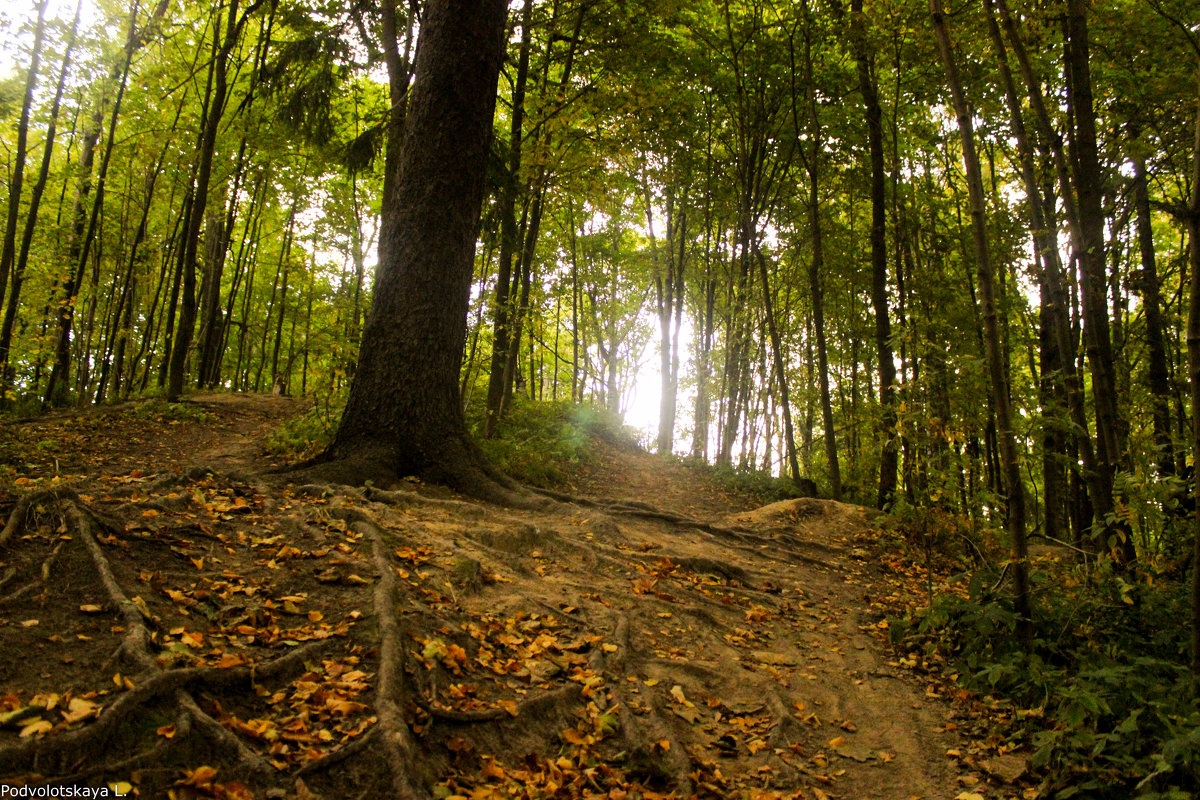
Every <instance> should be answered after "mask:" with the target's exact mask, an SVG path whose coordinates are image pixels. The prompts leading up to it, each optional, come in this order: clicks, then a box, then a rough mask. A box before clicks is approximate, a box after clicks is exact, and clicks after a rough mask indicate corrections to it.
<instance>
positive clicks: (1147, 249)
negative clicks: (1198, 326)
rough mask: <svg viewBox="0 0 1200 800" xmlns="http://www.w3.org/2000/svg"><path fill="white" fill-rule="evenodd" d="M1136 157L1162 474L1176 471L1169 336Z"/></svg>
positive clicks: (1142, 165) (1142, 172)
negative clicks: (1164, 324)
mask: <svg viewBox="0 0 1200 800" xmlns="http://www.w3.org/2000/svg"><path fill="white" fill-rule="evenodd" d="M1131 160H1132V161H1133V201H1134V204H1135V206H1136V209H1135V210H1136V213H1137V237H1138V252H1139V254H1140V256H1141V265H1142V280H1141V293H1142V309H1143V311H1144V313H1145V316H1146V360H1147V362H1148V365H1147V366H1148V372H1147V388H1148V389H1149V390H1150V406H1151V408H1152V409H1153V415H1154V444H1155V447H1157V448H1158V454H1157V455H1158V458H1157V463H1158V472H1159V474H1160V475H1173V474H1174V473H1175V445H1174V442H1173V441H1172V439H1171V408H1170V399H1171V379H1170V376H1169V373H1168V370H1167V348H1166V343H1165V342H1166V337H1165V336H1164V334H1163V327H1164V326H1163V318H1162V293H1161V291H1160V289H1159V281H1158V265H1157V263H1156V259H1155V257H1154V231H1153V229H1152V228H1151V225H1150V190H1149V187H1148V186H1147V181H1146V159H1145V158H1143V157H1142V156H1140V155H1135V156H1134V157H1133V158H1132V159H1131Z"/></svg>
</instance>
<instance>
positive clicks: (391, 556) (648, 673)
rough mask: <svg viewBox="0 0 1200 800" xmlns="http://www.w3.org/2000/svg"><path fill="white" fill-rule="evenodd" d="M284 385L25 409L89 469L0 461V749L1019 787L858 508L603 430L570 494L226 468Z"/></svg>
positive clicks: (3, 761) (278, 789) (240, 781)
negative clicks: (959, 719)
mask: <svg viewBox="0 0 1200 800" xmlns="http://www.w3.org/2000/svg"><path fill="white" fill-rule="evenodd" d="M287 403H288V401H284V400H280V399H278V398H264V397H256V398H240V397H222V396H211V397H207V398H198V400H197V403H196V404H195V406H196V407H197V408H199V409H201V410H202V411H203V412H204V413H205V414H206V415H207V416H205V417H204V418H203V419H202V420H201V419H197V420H196V421H194V422H191V423H181V424H180V425H171V424H169V423H170V420H167V421H163V420H158V421H157V423H156V424H157V426H158V429H157V430H158V433H157V435H155V433H154V430H153V426H150V427H146V428H143V426H142V419H141V418H140V417H137V416H130V415H129V414H125V413H117V412H111V413H112V414H114V416H110V417H106V418H103V419H102V420H99V421H96V420H93V421H91V422H81V421H80V420H79V419H77V418H74V417H65V418H62V419H60V420H57V421H54V420H50V421H43V422H39V423H36V425H37V426H38V427H36V428H28V429H27V431H28V433H29V435H28V436H25V434H22V435H23V436H25V438H24V439H23V440H22V444H23V446H24V447H25V449H26V450H28V449H29V448H30V443H31V442H33V448H32V452H33V453H34V454H36V453H39V452H42V450H40V449H39V448H37V447H36V442H37V441H45V440H50V439H54V440H56V441H58V440H64V441H65V440H69V441H70V442H71V443H72V446H73V447H74V448H75V449H73V450H71V454H70V457H71V458H74V459H77V461H78V465H79V466H80V467H81V468H84V471H85V472H86V477H83V478H77V479H73V480H71V481H69V483H70V486H69V487H68V488H66V489H62V488H60V487H61V486H62V484H63V483H64V482H63V481H61V480H60V481H59V482H57V483H55V482H54V481H53V480H52V478H51V475H52V474H53V473H52V472H49V471H48V470H50V464H49V462H47V461H46V460H45V459H43V460H42V461H41V462H38V461H37V459H36V458H29V459H25V461H26V463H25V464H24V467H23V468H24V469H25V470H26V474H25V475H24V476H23V477H22V478H21V481H20V483H19V484H17V485H14V486H12V487H11V488H10V490H9V491H10V494H9V495H8V496H9V497H10V498H12V500H11V501H10V502H9V503H8V504H7V505H8V506H13V504H14V502H16V498H17V497H18V496H24V497H27V498H36V502H32V503H26V502H25V501H22V502H23V503H25V505H24V508H22V505H20V504H18V505H16V506H15V508H16V511H17V512H19V513H14V514H12V515H11V516H12V518H13V519H14V522H12V523H10V524H9V525H7V526H6V528H5V531H4V534H3V535H2V536H0V664H4V665H5V666H3V667H0V781H4V780H9V781H18V782H21V781H28V782H32V783H35V784H37V783H44V782H47V781H51V782H52V781H56V780H77V781H78V780H84V781H85V783H86V781H92V782H93V783H92V784H90V785H95V781H101V780H103V781H117V782H127V783H129V784H130V785H131V786H135V787H137V788H138V789H139V791H140V792H141V795H142V796H143V797H159V796H166V795H167V793H168V792H169V791H170V792H174V793H175V796H177V797H237V798H243V797H251V796H270V797H295V798H311V797H329V798H334V797H343V796H345V787H346V786H349V785H357V786H360V787H362V791H364V792H366V794H365V795H364V796H386V795H391V796H412V797H422V796H427V795H428V794H433V795H434V796H436V797H439V798H451V797H453V798H471V799H472V800H474V799H475V798H489V797H526V796H528V797H564V798H567V797H571V798H574V797H578V798H601V797H604V798H610V800H620V798H630V799H631V800H632V798H639V797H640V798H645V800H653V799H654V798H656V797H670V796H674V797H690V796H696V797H704V798H747V799H748V800H760V799H761V800H766V798H787V797H798V798H814V799H815V800H823V798H845V799H846V800H852V799H853V800H893V799H894V800H911V799H912V798H929V800H935V799H937V800H940V799H941V798H955V797H959V796H960V795H962V796H964V797H969V798H972V800H974V798H975V796H976V795H978V797H985V798H990V797H1008V796H1012V797H1015V796H1017V792H1018V790H1017V789H1012V788H1007V787H1004V786H1001V785H1000V782H999V781H996V780H993V781H992V783H993V784H996V785H993V786H988V785H987V778H988V776H987V775H986V774H985V773H984V772H981V771H979V770H971V769H968V768H967V767H966V766H965V765H962V764H961V763H960V762H958V761H957V760H955V759H952V758H949V757H948V756H947V753H954V752H959V753H961V752H965V751H966V749H967V744H968V743H965V742H963V741H960V740H959V739H958V738H956V736H957V733H956V731H954V730H953V728H954V725H953V724H948V723H949V722H950V715H951V709H950V707H949V706H948V705H946V704H945V703H944V702H943V701H942V700H941V699H940V698H938V697H933V696H930V695H929V694H927V691H926V689H925V687H924V686H923V685H922V684H920V683H919V682H918V681H916V680H915V679H914V678H913V676H912V675H911V674H910V673H908V672H907V671H905V670H903V669H900V668H899V667H898V665H897V664H896V662H895V657H894V656H892V655H891V654H890V652H889V650H888V649H887V646H886V642H885V637H884V635H883V633H884V632H883V631H882V630H881V627H880V626H881V624H882V623H881V616H880V615H879V614H878V612H877V611H876V610H875V605H874V598H875V597H876V596H878V593H879V592H880V591H883V590H884V587H881V586H880V585H879V581H878V579H877V578H876V577H874V576H873V575H872V571H871V570H870V569H869V567H870V565H871V563H872V559H871V556H870V553H871V548H872V546H873V541H874V537H875V532H874V529H873V527H872V525H871V523H870V521H869V520H868V518H867V515H866V514H865V513H864V512H863V511H862V510H861V509H858V508H855V507H852V506H846V505H842V504H837V503H832V502H827V501H819V500H797V501H788V502H786V503H782V504H776V505H773V506H768V507H764V508H759V509H749V508H747V507H746V503H745V500H744V499H743V498H739V497H729V496H727V495H726V494H725V493H724V492H723V491H722V490H721V489H720V488H719V487H717V486H715V485H713V484H711V483H709V482H707V481H706V480H705V479H704V478H703V475H701V474H698V473H696V472H695V471H692V470H688V469H686V468H685V467H682V466H680V465H678V464H670V463H663V462H661V461H659V460H658V459H655V458H652V457H650V456H646V455H644V454H638V453H633V452H625V451H615V450H614V451H611V452H608V451H606V455H604V456H603V457H602V458H601V460H600V462H599V464H598V465H596V466H594V467H593V468H592V470H591V471H590V472H589V473H588V474H583V473H581V474H580V475H579V476H578V486H577V487H576V488H577V489H578V490H579V491H580V492H581V493H590V494H591V498H590V499H591V503H590V504H589V505H572V504H562V505H558V506H556V507H555V508H553V509H552V510H550V511H544V512H536V513H534V512H514V511H509V510H505V509H499V508H495V507H491V506H483V505H478V504H475V503H472V502H466V501H462V500H447V499H444V497H433V496H426V495H423V494H422V493H421V491H420V487H413V486H411V485H408V484H406V485H403V486H400V487H395V490H392V491H382V490H379V489H375V488H368V489H366V490H357V489H351V488H348V487H337V486H315V487H295V486H292V487H289V486H286V485H282V484H276V483H267V482H265V481H264V480H262V479H257V478H253V477H246V476H245V475H244V474H241V475H239V473H247V472H248V469H249V468H250V467H252V466H257V465H260V464H261V461H259V460H258V459H259V456H258V453H260V452H261V451H260V449H259V446H258V445H257V444H256V441H257V440H259V437H261V436H262V435H264V433H265V432H266V431H267V430H268V429H269V428H270V426H271V425H272V424H273V422H272V421H273V420H275V419H277V418H278V416H279V415H280V414H281V413H282V414H287V413H294V411H295V410H296V409H295V406H294V405H288V404H287ZM181 426H182V427H181ZM135 439H142V441H143V443H145V446H142V447H139V446H137V445H136V444H135V443H134V442H133V440H135ZM122 443H125V445H124V446H122ZM22 452H24V451H22ZM66 457H67V453H66V452H65V451H64V452H62V453H60V454H59V467H58V468H59V470H60V472H64V471H65V470H62V468H61V463H62V460H63V459H64V458H66ZM34 462H36V463H34ZM135 462H136V463H138V464H139V465H140V466H138V467H137V468H136V469H135V470H130V471H126V472H122V471H121V470H123V469H126V468H128V467H129V466H130V465H131V464H133V463H135ZM187 464H202V465H205V466H209V467H213V468H215V469H217V470H218V474H217V475H215V476H205V475H202V474H199V473H188V472H186V471H183V472H180V471H179V470H180V468H182V467H184V466H186V465H187ZM75 474H78V473H75ZM414 488H415V489H417V491H413V489H414ZM2 500H3V498H2V497H0V501H2ZM610 501H620V502H610ZM629 501H635V502H634V503H630V502H629ZM639 504H641V505H639ZM651 508H654V509H657V511H654V512H651V511H650V510H649V509H651ZM4 510H5V508H4V507H3V506H2V505H0V511H4ZM89 543H90V544H89ZM85 545H86V546H85ZM135 609H136V610H135ZM147 687H149V688H147ZM156 687H171V688H169V689H161V690H160V689H159V688H156ZM64 709H65V710H64ZM168 732H169V734H168ZM55 776H74V777H72V778H69V779H68V778H65V777H63V778H56V777H55ZM80 776H83V777H80ZM239 792H244V793H241V794H239Z"/></svg>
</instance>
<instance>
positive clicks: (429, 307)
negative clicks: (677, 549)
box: [314, 0, 531, 503]
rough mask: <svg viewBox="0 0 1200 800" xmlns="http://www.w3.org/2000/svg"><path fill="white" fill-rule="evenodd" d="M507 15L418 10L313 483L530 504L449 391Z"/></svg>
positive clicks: (443, 2)
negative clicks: (330, 421)
mask: <svg viewBox="0 0 1200 800" xmlns="http://www.w3.org/2000/svg"><path fill="white" fill-rule="evenodd" d="M506 10H507V3H506V2H505V0H432V2H430V3H429V5H428V6H427V7H426V10H425V15H424V17H423V18H422V21H421V33H420V37H421V38H420V43H419V45H418V47H417V57H416V64H415V75H416V78H415V82H414V84H413V87H412V89H411V93H410V97H409V101H408V110H407V118H406V121H405V130H404V138H403V145H402V148H401V152H400V159H399V165H398V166H399V170H398V172H399V178H398V185H397V186H396V188H395V191H394V192H391V193H388V196H389V198H390V199H391V201H390V202H389V203H388V204H387V205H385V206H384V208H383V215H384V217H385V219H388V218H390V224H387V225H385V226H384V227H383V232H384V235H385V236H386V237H389V239H390V240H389V241H386V242H384V241H381V242H380V246H381V251H382V252H383V253H384V254H386V257H385V258H384V259H382V260H381V261H380V264H379V268H378V272H377V274H376V278H375V292H374V299H373V302H372V306H371V312H370V315H369V316H368V318H367V322H366V326H365V328H364V330H363V339H362V349H361V353H362V355H361V357H360V359H359V363H358V368H357V370H356V371H355V374H354V382H353V384H352V386H351V389H350V397H349V399H348V400H347V402H346V411H345V414H344V415H343V417H342V421H341V424H340V425H339V427H338V432H337V435H336V437H335V439H334V442H333V444H332V445H330V447H329V449H328V450H327V451H326V453H325V454H324V455H323V456H322V457H321V458H320V459H319V462H324V463H318V464H316V465H314V472H316V473H317V474H319V475H329V476H337V477H338V478H340V479H342V480H347V479H349V480H354V481H362V480H366V479H368V478H373V479H375V480H379V479H381V478H387V477H388V476H400V475H411V474H416V475H420V476H422V477H424V478H426V479H428V480H433V481H437V482H441V483H445V484H448V485H450V486H453V487H455V488H457V489H459V490H461V491H464V492H467V493H469V494H473V495H476V496H479V497H483V498H486V499H491V500H496V501H500V502H507V503H522V502H524V503H529V502H530V501H531V498H529V497H528V495H527V494H525V493H524V491H523V490H522V489H520V487H518V486H517V485H516V484H515V483H513V482H512V481H511V480H510V479H508V478H507V477H505V476H504V475H502V474H501V473H499V472H498V471H497V470H496V469H495V468H494V467H492V466H491V465H490V464H489V463H488V462H487V460H486V458H485V457H484V456H483V454H482V453H481V452H480V451H479V449H478V447H477V446H476V445H475V443H474V441H473V440H472V439H471V437H470V434H469V433H468V431H467V427H466V422H465V420H464V419H463V411H462V401H461V397H460V390H459V384H458V377H459V366H460V364H461V362H462V354H463V346H464V344H465V342H466V332H467V310H468V305H469V300H470V294H471V282H472V279H473V277H474V271H475V263H474V260H475V240H476V236H477V234H478V229H479V212H480V208H481V206H482V203H483V194H484V187H485V174H486V169H487V159H488V152H489V143H490V140H491V133H492V115H493V112H494V110H495V105H496V81H497V78H498V77H499V73H500V64H501V62H502V61H503V58H504V32H505V18H506ZM388 179H391V175H389V176H388ZM398 378H399V379H398Z"/></svg>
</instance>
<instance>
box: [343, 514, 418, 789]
mask: <svg viewBox="0 0 1200 800" xmlns="http://www.w3.org/2000/svg"><path fill="white" fill-rule="evenodd" d="M355 527H356V529H357V530H358V531H359V532H361V533H363V534H364V535H365V536H366V537H367V538H368V539H369V540H370V542H371V555H372V559H373V560H374V562H375V571H376V572H377V573H378V575H379V580H378V581H377V582H376V584H375V591H374V604H375V618H376V620H377V624H378V625H379V640H380V641H379V673H378V678H377V681H378V683H377V686H376V689H375V693H376V696H377V697H376V701H375V709H376V711H377V713H378V716H379V722H378V723H377V725H378V727H379V729H380V734H379V739H380V742H381V743H382V745H383V750H384V754H385V756H386V758H387V763H388V768H389V769H390V770H391V773H392V790H393V791H394V792H395V796H396V797H399V798H403V799H404V800H409V799H410V798H412V800H415V798H417V797H418V796H419V795H418V793H417V791H416V790H415V789H414V788H413V786H412V784H411V783H410V782H409V775H411V774H412V771H413V769H412V766H413V754H414V752H415V750H416V747H415V745H414V743H413V739H412V732H411V731H410V730H409V729H408V723H407V722H405V720H404V716H403V715H402V713H401V707H402V703H403V699H404V692H403V689H402V684H403V680H404V649H403V644H402V642H401V633H400V623H399V621H398V620H397V619H396V570H395V567H393V566H392V563H391V559H390V558H389V557H388V553H387V547H386V545H385V544H384V543H383V535H382V534H381V533H380V532H379V529H378V528H376V527H375V526H374V525H370V524H368V523H357V524H356V525H355Z"/></svg>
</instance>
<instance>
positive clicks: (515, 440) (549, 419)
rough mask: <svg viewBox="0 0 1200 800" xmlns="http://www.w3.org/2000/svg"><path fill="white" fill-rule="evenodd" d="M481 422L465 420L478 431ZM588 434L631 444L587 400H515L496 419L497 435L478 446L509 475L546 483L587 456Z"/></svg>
mask: <svg viewBox="0 0 1200 800" xmlns="http://www.w3.org/2000/svg"><path fill="white" fill-rule="evenodd" d="M479 413H480V412H477V414H479ZM482 422H483V420H482V417H481V416H476V417H475V418H474V419H468V424H471V425H472V427H473V428H475V430H477V431H478V430H482ZM593 437H596V438H600V439H603V440H605V441H608V442H610V443H612V444H616V445H618V446H624V447H636V443H635V442H634V440H633V439H632V438H631V436H630V434H629V433H628V431H627V430H626V429H624V428H623V427H622V426H621V424H620V420H619V419H618V418H616V417H615V416H614V415H612V414H609V413H608V412H606V411H602V410H600V409H597V408H594V407H592V406H589V405H573V404H571V403H566V402H557V403H554V402H551V403H536V402H531V401H527V400H520V399H518V400H515V401H514V403H513V405H512V407H511V408H510V409H509V412H508V414H507V416H505V418H504V419H503V420H502V421H501V422H500V425H499V426H498V428H497V435H496V437H495V438H493V439H481V440H480V446H481V447H482V448H483V452H484V453H485V454H486V455H487V456H488V458H490V459H491V460H492V462H493V463H494V464H495V465H496V466H497V467H499V468H500V469H501V470H503V471H504V472H506V473H508V474H509V475H511V476H512V477H513V478H516V479H517V480H519V481H522V482H524V483H528V484H531V485H533V486H543V487H550V486H554V485H556V484H560V483H562V482H564V481H565V480H566V479H567V477H568V476H569V475H570V470H571V468H572V467H574V466H575V465H578V464H580V463H586V462H587V461H588V460H589V459H590V458H591V457H592V438H593Z"/></svg>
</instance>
